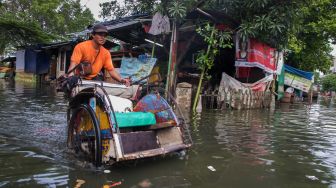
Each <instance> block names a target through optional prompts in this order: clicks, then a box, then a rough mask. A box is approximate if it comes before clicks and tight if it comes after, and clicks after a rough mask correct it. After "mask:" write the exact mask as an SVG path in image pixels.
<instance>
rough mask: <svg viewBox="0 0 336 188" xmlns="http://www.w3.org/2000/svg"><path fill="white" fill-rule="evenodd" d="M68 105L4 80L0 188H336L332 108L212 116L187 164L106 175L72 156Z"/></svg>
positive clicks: (169, 161)
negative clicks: (70, 151) (69, 139)
mask: <svg viewBox="0 0 336 188" xmlns="http://www.w3.org/2000/svg"><path fill="white" fill-rule="evenodd" d="M66 104H67V102H66V100H64V99H63V96H62V95H61V94H59V93H56V92H55V90H54V88H51V87H44V88H38V87H35V86H33V85H31V84H26V83H25V84H23V83H18V82H16V83H15V82H14V81H5V80H0V164H1V168H0V187H25V188H26V187H34V188H35V187H75V186H76V185H77V186H80V187H103V186H104V185H112V184H114V185H115V187H131V188H148V187H160V188H175V187H178V188H180V187H204V188H208V187H209V188H210V187H211V188H216V187H221V188H222V187H223V188H224V187H233V188H235V187H258V188H263V187H265V188H269V187H286V188H287V187H295V188H297V187H336V177H335V176H336V157H335V156H336V115H335V114H336V108H335V107H336V106H333V105H332V104H331V105H330V104H328V105H326V104H324V103H315V104H313V105H311V106H308V105H303V104H293V105H282V106H280V107H277V108H275V109H273V110H270V109H264V110H249V111H205V112H203V113H202V114H200V115H197V116H195V117H193V118H192V120H191V123H190V130H191V134H192V137H193V140H194V145H193V147H192V148H191V149H190V150H189V151H188V153H187V154H186V155H185V156H182V157H181V156H171V157H166V158H156V159H150V160H145V161H139V162H136V163H130V164H124V165H118V166H115V167H105V169H95V168H90V167H88V165H82V163H80V162H78V160H76V159H75V158H74V157H73V156H72V155H71V153H69V152H68V151H67V149H66V113H65V111H66ZM107 169H108V170H110V173H104V170H107ZM78 180H83V181H78ZM78 182H79V183H78ZM81 183H82V184H81ZM79 184H81V185H79ZM118 184H120V185H118Z"/></svg>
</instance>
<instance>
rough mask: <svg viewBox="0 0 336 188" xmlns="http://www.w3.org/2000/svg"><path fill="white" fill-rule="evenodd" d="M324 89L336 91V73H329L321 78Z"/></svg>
mask: <svg viewBox="0 0 336 188" xmlns="http://www.w3.org/2000/svg"><path fill="white" fill-rule="evenodd" d="M321 84H322V91H336V74H328V75H326V76H325V77H324V78H322V80H321Z"/></svg>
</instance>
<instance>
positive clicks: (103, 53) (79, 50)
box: [71, 40, 114, 80]
mask: <svg viewBox="0 0 336 188" xmlns="http://www.w3.org/2000/svg"><path fill="white" fill-rule="evenodd" d="M92 42H93V41H91V40H88V41H84V42H81V43H79V44H77V45H76V46H75V49H74V51H73V52H72V56H71V62H74V63H76V65H77V64H79V63H80V62H83V61H86V62H90V63H91V67H92V73H91V74H90V75H89V76H87V77H85V79H88V80H91V79H92V78H94V77H96V76H97V75H98V73H99V72H100V71H101V69H102V68H103V67H104V68H105V69H106V70H108V71H112V70H113V69H114V67H113V64H112V59H111V54H110V52H109V51H108V50H107V49H105V48H104V47H102V46H101V47H100V50H99V54H98V51H97V50H96V49H95V48H94V47H93V44H92ZM97 54H98V56H97ZM96 56H97V57H96Z"/></svg>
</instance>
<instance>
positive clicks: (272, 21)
mask: <svg viewBox="0 0 336 188" xmlns="http://www.w3.org/2000/svg"><path fill="white" fill-rule="evenodd" d="M117 2H119V1H117V0H113V1H111V2H110V3H111V4H114V5H116V4H117ZM107 4H108V3H107ZM195 7H199V8H201V9H203V10H210V11H208V12H209V13H210V14H211V11H220V12H222V13H225V14H226V15H227V16H228V17H230V18H232V20H235V22H236V23H238V24H239V27H238V28H233V29H235V31H237V33H239V35H240V37H241V38H242V39H243V40H246V39H247V38H251V37H252V38H257V39H258V40H260V41H263V42H265V43H267V44H270V45H271V46H272V47H276V48H278V49H280V50H281V49H284V50H289V54H288V55H287V62H286V63H290V64H291V65H293V66H295V67H298V68H300V69H303V70H307V71H314V70H316V69H318V70H321V71H323V72H326V71H327V70H328V69H329V66H330V64H331V56H330V52H331V48H330V44H329V43H330V41H333V42H336V8H335V7H336V1H335V0H305V1H303V0H281V1H280V0H253V1H251V0H206V1H198V0H184V1H182V0H147V1H145V0H124V4H120V3H119V5H118V6H110V7H106V9H105V10H106V13H109V14H110V15H118V16H119V17H121V16H125V15H130V14H132V13H139V12H146V13H153V12H155V11H157V10H160V11H161V12H164V13H170V14H169V15H170V16H171V17H174V18H177V19H178V20H183V17H184V15H185V13H184V12H189V11H191V10H194V9H195ZM103 10H104V6H103ZM103 15H104V14H103Z"/></svg>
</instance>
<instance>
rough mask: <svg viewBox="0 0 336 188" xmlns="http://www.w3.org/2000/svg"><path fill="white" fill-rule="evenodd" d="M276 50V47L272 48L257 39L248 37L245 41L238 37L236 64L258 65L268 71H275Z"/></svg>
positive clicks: (242, 65)
mask: <svg viewBox="0 0 336 188" xmlns="http://www.w3.org/2000/svg"><path fill="white" fill-rule="evenodd" d="M275 52H276V50H275V48H271V47H270V46H268V45H267V44H265V43H262V42H259V41H257V40H256V39H248V40H247V41H246V42H243V41H242V40H240V39H239V37H237V38H236V62H235V66H237V67H258V68H260V69H263V70H265V71H266V72H268V73H274V72H275V70H276V69H277V67H276V65H275V61H276V59H275Z"/></svg>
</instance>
